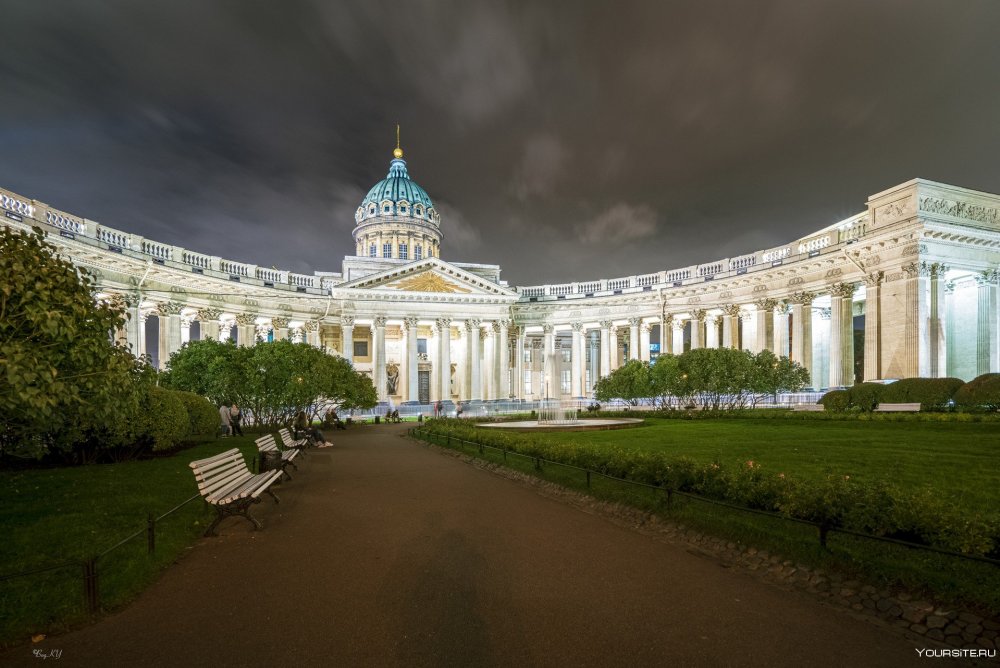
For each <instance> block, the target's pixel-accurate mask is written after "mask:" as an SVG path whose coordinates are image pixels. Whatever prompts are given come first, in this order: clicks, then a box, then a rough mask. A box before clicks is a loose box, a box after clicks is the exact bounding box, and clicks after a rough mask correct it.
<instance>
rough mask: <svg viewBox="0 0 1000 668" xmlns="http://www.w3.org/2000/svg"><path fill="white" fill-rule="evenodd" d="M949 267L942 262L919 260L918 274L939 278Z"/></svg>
mask: <svg viewBox="0 0 1000 668" xmlns="http://www.w3.org/2000/svg"><path fill="white" fill-rule="evenodd" d="M949 268H950V267H948V265H946V264H944V263H943V262H921V263H920V275H921V276H933V277H935V278H941V277H942V276H944V274H945V272H947V271H948V269H949Z"/></svg>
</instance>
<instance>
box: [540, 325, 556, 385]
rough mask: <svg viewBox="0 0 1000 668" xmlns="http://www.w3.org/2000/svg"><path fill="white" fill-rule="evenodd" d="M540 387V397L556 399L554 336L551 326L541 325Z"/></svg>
mask: <svg viewBox="0 0 1000 668" xmlns="http://www.w3.org/2000/svg"><path fill="white" fill-rule="evenodd" d="M542 332H543V334H542V387H541V390H542V391H541V395H542V396H543V397H545V398H551V397H557V396H559V395H558V394H557V393H556V391H555V390H556V378H555V367H554V365H553V359H552V358H553V355H554V354H555V334H554V333H553V330H552V325H542Z"/></svg>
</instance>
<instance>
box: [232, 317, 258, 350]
mask: <svg viewBox="0 0 1000 668" xmlns="http://www.w3.org/2000/svg"><path fill="white" fill-rule="evenodd" d="M256 343H257V314H256V313H238V314H237V315H236V345H238V346H252V345H256Z"/></svg>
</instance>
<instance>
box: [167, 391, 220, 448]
mask: <svg viewBox="0 0 1000 668" xmlns="http://www.w3.org/2000/svg"><path fill="white" fill-rule="evenodd" d="M168 392H173V394H174V395H175V396H176V397H177V398H178V399H180V400H181V402H182V403H183V404H184V408H185V409H187V414H188V430H187V433H186V434H185V435H184V436H185V437H190V436H211V435H212V434H216V433H218V431H219V411H218V409H216V407H215V406H214V405H213V404H212V402H211V401H209V400H208V399H206V398H205V397H202V396H199V395H197V394H195V393H194V392H183V391H180V390H168Z"/></svg>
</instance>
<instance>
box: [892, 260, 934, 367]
mask: <svg viewBox="0 0 1000 668" xmlns="http://www.w3.org/2000/svg"><path fill="white" fill-rule="evenodd" d="M902 269H903V274H904V276H905V278H904V281H905V284H904V286H903V295H904V297H903V298H904V306H903V308H904V311H903V318H904V326H903V355H902V360H901V361H902V364H901V365H900V368H899V370H898V371H899V377H900V378H920V377H924V378H926V377H927V375H928V374H929V373H930V354H929V351H928V350H927V341H928V336H927V334H928V331H927V329H928V325H929V322H928V318H927V316H928V310H929V309H928V307H929V305H930V304H929V301H930V300H929V299H928V295H927V289H926V288H927V276H928V274H929V271H928V270H927V268H926V266H924V265H921V264H918V263H917V262H910V263H908V264H906V265H904V266H903V267H902ZM893 375H895V373H894V374H893Z"/></svg>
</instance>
